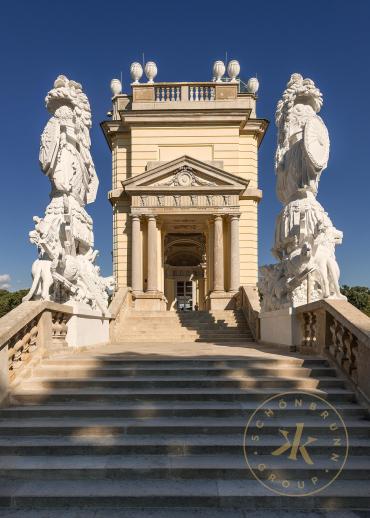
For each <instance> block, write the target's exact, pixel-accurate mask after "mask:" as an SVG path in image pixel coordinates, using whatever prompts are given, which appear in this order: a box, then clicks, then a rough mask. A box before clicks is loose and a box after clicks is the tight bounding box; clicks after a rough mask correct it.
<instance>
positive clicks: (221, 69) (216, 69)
mask: <svg viewBox="0 0 370 518" xmlns="http://www.w3.org/2000/svg"><path fill="white" fill-rule="evenodd" d="M225 71H226V68H225V63H224V62H223V61H220V60H218V61H215V62H214V63H213V77H214V78H215V81H216V83H221V81H222V76H223V75H224V74H225Z"/></svg>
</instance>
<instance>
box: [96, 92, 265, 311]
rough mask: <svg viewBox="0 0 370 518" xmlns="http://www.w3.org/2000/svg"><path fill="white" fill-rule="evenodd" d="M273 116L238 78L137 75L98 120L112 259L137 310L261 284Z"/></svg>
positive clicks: (224, 302)
mask: <svg viewBox="0 0 370 518" xmlns="http://www.w3.org/2000/svg"><path fill="white" fill-rule="evenodd" d="M196 89H197V90H196ZM163 92H164V94H166V93H167V97H166V95H163ZM195 92H197V97H196V98H195ZM159 99H161V100H159ZM195 99H196V100H195ZM267 125H268V123H267V121H266V120H265V119H259V118H257V117H256V97H255V96H254V95H253V94H249V93H240V92H239V86H238V84H230V83H226V84H225V83H221V84H217V83H165V84H164V83H157V84H154V85H153V84H152V85H150V84H138V85H132V94H131V95H125V94H120V95H117V96H115V97H114V98H113V110H112V119H111V120H109V121H105V122H103V123H102V129H103V131H104V133H105V136H106V139H107V142H108V144H109V147H110V149H111V151H112V190H111V191H110V193H109V198H110V200H111V203H112V206H113V268H114V275H115V278H116V282H117V285H118V286H119V287H125V286H130V287H132V288H133V292H134V295H135V296H134V298H135V300H137V309H148V308H149V309H175V308H176V307H177V305H178V304H179V301H182V302H184V301H185V302H186V300H185V299H186V297H187V299H189V300H190V304H191V306H192V307H193V308H194V307H195V306H197V308H200V309H203V308H204V309H205V308H211V307H227V306H228V304H229V305H230V300H232V298H233V297H234V295H235V292H236V291H237V289H238V288H239V286H240V285H253V286H255V285H256V282H257V269H258V267H257V261H258V256H257V249H258V228H257V211H258V203H259V201H260V199H261V196H262V193H261V191H260V190H259V189H258V148H259V145H260V143H261V141H262V138H263V135H264V132H265V131H266V128H267ZM181 283H183V284H181ZM182 292H184V293H185V292H186V293H187V295H185V294H184V296H183V295H181V293H182ZM189 300H188V302H189Z"/></svg>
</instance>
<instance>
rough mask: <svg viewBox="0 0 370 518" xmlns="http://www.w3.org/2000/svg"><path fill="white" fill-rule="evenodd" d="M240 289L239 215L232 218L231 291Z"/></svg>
mask: <svg viewBox="0 0 370 518" xmlns="http://www.w3.org/2000/svg"><path fill="white" fill-rule="evenodd" d="M239 287H240V247H239V214H232V215H231V216H230V291H238V290H239Z"/></svg>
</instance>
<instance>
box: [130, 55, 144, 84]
mask: <svg viewBox="0 0 370 518" xmlns="http://www.w3.org/2000/svg"><path fill="white" fill-rule="evenodd" d="M130 74H131V79H132V81H133V83H134V84H135V85H137V84H138V83H139V80H140V78H141V76H142V75H143V67H142V66H141V65H140V63H137V62H136V61H135V62H134V63H132V65H131V67H130Z"/></svg>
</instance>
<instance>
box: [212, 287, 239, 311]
mask: <svg viewBox="0 0 370 518" xmlns="http://www.w3.org/2000/svg"><path fill="white" fill-rule="evenodd" d="M208 309H222V310H223V309H235V294H234V293H230V292H226V291H213V292H212V293H211V294H210V295H209V299H208Z"/></svg>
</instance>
